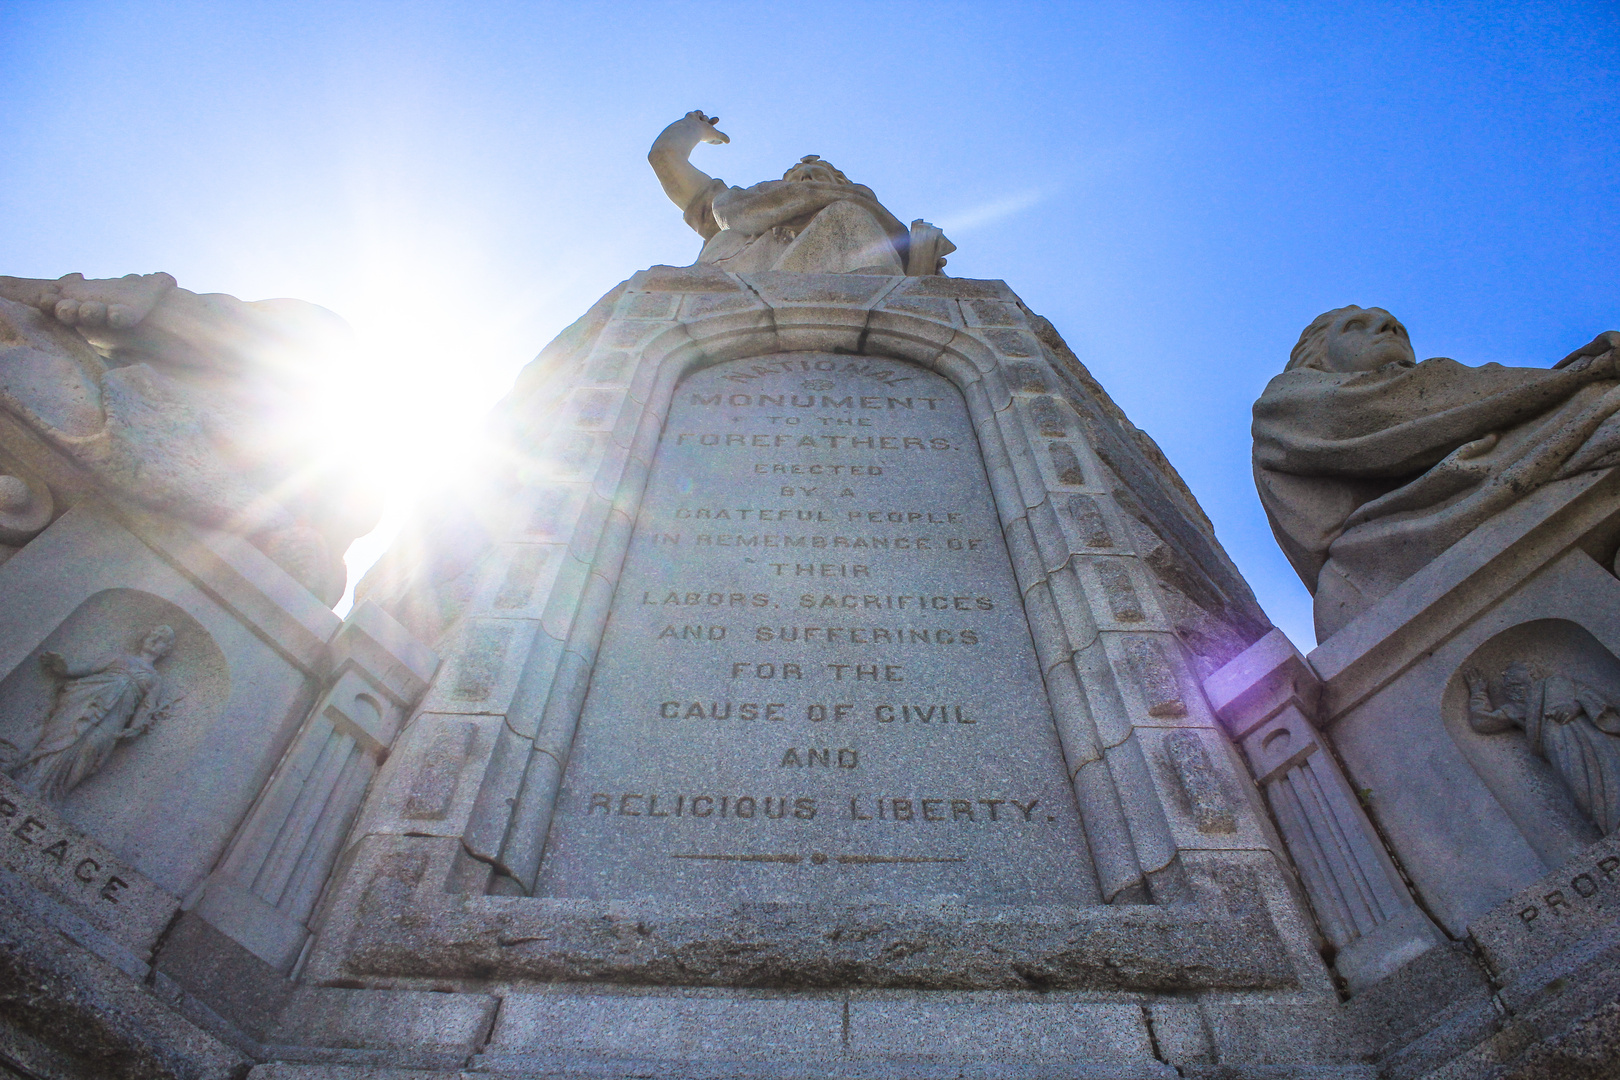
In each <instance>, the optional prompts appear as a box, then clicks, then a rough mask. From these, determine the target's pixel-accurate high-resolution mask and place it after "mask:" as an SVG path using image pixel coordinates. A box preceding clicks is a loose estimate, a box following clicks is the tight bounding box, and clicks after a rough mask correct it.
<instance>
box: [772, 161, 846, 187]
mask: <svg viewBox="0 0 1620 1080" xmlns="http://www.w3.org/2000/svg"><path fill="white" fill-rule="evenodd" d="M782 179H784V180H818V181H820V182H821V183H823V184H836V183H838V182H839V177H838V174H837V173H836V172H835V171H834V170H833V169H832V167H831V166H829V165H827V164H826V163H824V162H820V161H801V162H800V163H799V164H797V165H795V166H793V168H791V169H789V170H788V171H787V172H786V173H784V174H783V176H782Z"/></svg>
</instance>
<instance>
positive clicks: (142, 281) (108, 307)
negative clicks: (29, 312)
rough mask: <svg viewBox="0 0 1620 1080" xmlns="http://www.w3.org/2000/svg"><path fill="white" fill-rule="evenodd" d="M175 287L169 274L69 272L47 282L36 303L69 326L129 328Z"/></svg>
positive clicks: (147, 313) (112, 328)
mask: <svg viewBox="0 0 1620 1080" xmlns="http://www.w3.org/2000/svg"><path fill="white" fill-rule="evenodd" d="M174 287H175V281H174V278H172V277H170V276H169V275H168V274H127V275H125V276H124V277H121V278H90V279H86V278H85V277H84V275H83V274H69V275H67V276H66V277H63V278H59V279H58V280H56V281H51V282H46V283H45V288H44V289H43V290H41V292H40V295H39V297H38V299H37V300H36V301H35V306H36V307H38V308H39V309H40V310H41V311H43V312H44V313H45V314H47V315H52V316H55V318H56V319H57V320H58V321H59V322H62V323H64V324H66V325H68V326H79V327H83V328H85V329H89V330H99V329H102V328H107V329H111V330H127V329H129V328H130V327H133V326H136V325H138V324H139V323H140V322H141V320H143V319H145V318H146V317H147V315H149V314H151V312H152V309H153V308H154V307H156V306H157V304H158V301H160V300H162V299H163V297H164V296H166V295H167V294H168V293H169V291H170V290H172V289H173V288H174Z"/></svg>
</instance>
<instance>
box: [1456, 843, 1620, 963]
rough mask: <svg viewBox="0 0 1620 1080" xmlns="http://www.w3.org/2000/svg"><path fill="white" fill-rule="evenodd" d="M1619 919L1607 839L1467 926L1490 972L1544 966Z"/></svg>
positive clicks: (1616, 875)
mask: <svg viewBox="0 0 1620 1080" xmlns="http://www.w3.org/2000/svg"><path fill="white" fill-rule="evenodd" d="M1617 920H1620V836H1608V837H1605V838H1603V839H1602V840H1599V841H1598V842H1597V843H1596V844H1593V845H1592V846H1591V847H1589V848H1587V849H1586V851H1584V852H1583V853H1582V854H1581V855H1579V856H1577V857H1576V858H1574V859H1572V860H1570V861H1569V862H1568V863H1566V864H1565V865H1564V866H1562V867H1560V868H1559V869H1558V870H1556V871H1554V872H1553V873H1551V874H1548V875H1546V876H1545V877H1543V878H1541V879H1540V880H1539V881H1536V882H1534V883H1533V884H1530V885H1527V886H1526V887H1524V888H1523V889H1520V890H1519V891H1518V892H1516V893H1514V894H1513V895H1512V896H1510V897H1508V898H1507V899H1506V900H1504V901H1502V902H1501V903H1500V904H1497V905H1496V906H1495V907H1493V908H1492V909H1491V910H1490V911H1488V912H1486V913H1485V914H1484V915H1482V916H1481V917H1479V918H1477V919H1475V920H1474V921H1473V922H1471V923H1469V924H1468V932H1469V934H1470V935H1471V936H1472V937H1473V939H1474V941H1475V942H1477V943H1478V944H1479V947H1480V951H1481V952H1482V953H1483V954H1484V956H1485V959H1486V961H1487V962H1488V963H1489V964H1490V965H1491V968H1492V970H1494V971H1495V972H1497V973H1498V974H1499V975H1500V976H1501V977H1503V978H1507V977H1508V976H1509V975H1510V974H1511V973H1513V972H1517V971H1523V970H1525V969H1527V968H1530V967H1533V966H1535V965H1538V964H1541V963H1544V962H1546V961H1548V960H1550V959H1552V958H1553V957H1555V956H1557V955H1559V954H1560V953H1562V952H1563V951H1564V950H1566V949H1569V948H1572V947H1574V946H1576V945H1578V944H1579V943H1580V942H1582V941H1584V940H1587V939H1589V938H1590V937H1592V936H1593V935H1594V934H1597V933H1599V932H1601V931H1605V930H1607V929H1609V928H1611V927H1613V926H1614V925H1615V923H1616V921H1617Z"/></svg>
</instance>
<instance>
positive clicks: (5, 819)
mask: <svg viewBox="0 0 1620 1080" xmlns="http://www.w3.org/2000/svg"><path fill="white" fill-rule="evenodd" d="M0 866H4V867H5V869H6V870H7V871H9V872H11V873H13V874H16V875H17V876H18V877H19V878H20V879H21V880H22V882H26V883H27V886H28V887H30V888H33V889H38V890H40V891H41V892H43V893H45V894H47V895H49V896H51V897H53V898H55V899H56V900H58V901H61V902H62V903H65V904H67V905H68V906H69V907H70V908H71V909H72V910H73V911H75V912H76V913H78V914H80V915H82V916H83V917H84V918H85V919H87V920H89V921H90V922H91V923H92V924H94V925H95V926H97V927H100V928H101V929H102V930H105V931H106V932H108V933H109V934H111V935H112V936H113V937H115V938H117V939H118V940H119V941H121V942H123V943H125V944H126V945H127V946H128V947H129V948H130V949H131V950H133V951H134V952H135V953H136V954H137V955H139V956H142V957H145V956H146V955H148V954H149V953H150V950H151V948H152V946H153V944H154V943H155V942H156V941H157V938H158V935H159V934H161V933H162V932H163V930H164V928H165V927H166V926H167V925H168V923H169V920H170V919H171V918H173V917H174V913H175V910H176V909H177V908H178V907H179V901H178V900H177V899H175V898H174V897H173V896H170V895H169V894H168V893H165V892H164V891H163V890H162V889H159V888H158V887H157V886H155V885H153V884H152V883H151V881H149V880H147V878H146V877H145V875H143V874H140V873H138V872H136V871H135V870H133V869H131V868H129V867H128V866H126V865H125V864H124V863H123V862H122V861H121V860H120V859H118V858H117V857H116V856H114V855H113V854H112V852H110V851H108V850H107V849H106V848H105V847H103V846H102V845H100V844H98V843H96V841H94V840H93V839H91V838H90V837H87V836H85V835H84V834H83V833H82V832H80V831H79V830H77V829H75V828H73V827H72V826H71V825H69V824H67V823H66V822H65V821H63V820H62V817H61V815H60V814H59V813H57V812H56V811H55V810H54V809H52V808H51V807H50V806H48V805H46V804H45V803H44V802H42V801H41V800H40V799H39V798H38V797H37V796H35V795H33V794H32V793H30V792H27V791H23V790H22V789H20V788H18V787H17V785H16V783H15V782H14V781H12V780H11V779H10V778H8V777H4V776H0Z"/></svg>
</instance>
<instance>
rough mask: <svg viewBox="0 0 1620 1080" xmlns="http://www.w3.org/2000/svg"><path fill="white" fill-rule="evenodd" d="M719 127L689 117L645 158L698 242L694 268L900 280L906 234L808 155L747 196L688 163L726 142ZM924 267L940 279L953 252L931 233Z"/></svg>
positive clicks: (861, 190) (867, 195)
mask: <svg viewBox="0 0 1620 1080" xmlns="http://www.w3.org/2000/svg"><path fill="white" fill-rule="evenodd" d="M716 120H717V118H716V117H712V116H704V115H703V113H702V112H701V111H697V110H694V111H692V112H689V113H687V114H686V115H685V116H683V117H681V118H680V119H679V120H677V121H675V122H674V123H673V124H671V125H669V127H667V128H665V129H664V130H663V132H662V133H661V134H660V135H659V136H658V138H657V139H656V140H655V141H654V142H653V145H652V149H651V150H650V151H648V153H647V160H648V161H649V162H651V163H652V167H653V171H654V172H656V173H657V174H658V179H659V182H660V183H662V184H663V186H664V193H665V194H666V195H668V196H669V198H670V201H671V202H673V203H674V204H675V205H676V206H678V207H680V208H681V211H682V212H683V213H684V214H685V216H686V223H687V224H688V225H690V226H692V228H693V229H694V230H696V231H697V233H698V235H699V236H702V237H703V240H704V244H703V252H702V254H700V255H699V256H698V260H697V261H698V262H699V263H710V264H713V265H715V266H718V267H720V268H722V269H724V270H730V271H732V272H735V273H751V272H753V271H758V270H788V271H795V272H798V273H806V274H837V273H860V274H890V275H899V274H904V273H906V272H907V255H908V253H910V249H911V234H910V232H909V231H908V230H907V228H906V227H905V226H904V225H902V224H900V222H899V221H898V220H896V218H895V216H894V215H893V214H891V213H889V212H888V211H887V210H885V209H884V208H883V205H882V204H881V203H879V202H878V201H877V196H875V195H873V194H872V190H871V189H870V188H868V187H865V186H863V185H861V184H853V183H851V182H850V180H849V177H847V176H845V175H844V174H843V173H841V172H839V171H838V170H837V169H835V168H834V167H833V166H832V165H831V164H830V163H829V162H826V161H822V160H821V159H820V158H819V157H817V156H816V155H814V154H811V155H809V156H808V157H805V158H804V159H803V160H801V161H800V162H799V163H798V164H797V165H794V166H793V167H792V168H791V169H789V170H788V171H787V172H785V173H783V174H782V179H780V180H767V181H765V182H763V183H759V184H755V185H754V186H753V187H749V188H739V187H728V186H727V185H726V183H725V182H724V181H722V180H716V179H714V178H713V177H711V176H709V175H708V174H707V173H705V172H703V171H701V170H700V169H698V168H696V167H695V166H694V165H693V164H692V163H691V162H690V161H689V160H687V159H688V157H689V156H690V154H691V153H692V149H693V148H694V147H695V146H697V144H698V143H700V142H707V143H728V142H730V141H731V139H730V138H729V137H728V136H727V135H725V134H724V133H723V132H721V131H719V130H717V129H716V128H715V126H714V125H715V123H716ZM919 227H921V228H922V229H924V230H926V231H927V232H928V233H929V241H928V246H929V251H928V252H927V253H926V255H925V254H924V253H923V252H921V251H919V252H918V255H919V259H914V260H913V262H919V261H926V262H927V263H928V264H929V265H927V266H926V267H924V268H921V269H919V268H917V267H916V266H913V267H912V270H911V272H912V273H914V274H916V273H928V274H932V273H937V272H938V268H939V266H940V265H942V264H943V262H944V259H943V258H940V257H938V256H943V255H945V254H946V253H948V252H950V251H952V250H954V247H953V245H952V244H951V243H950V241H948V240H946V239H945V238H944V236H943V235H942V234H939V232H938V230H936V229H933V227H932V226H924V225H923V223H921V222H918V223H917V225H916V226H914V227H913V228H914V229H916V228H919Z"/></svg>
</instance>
